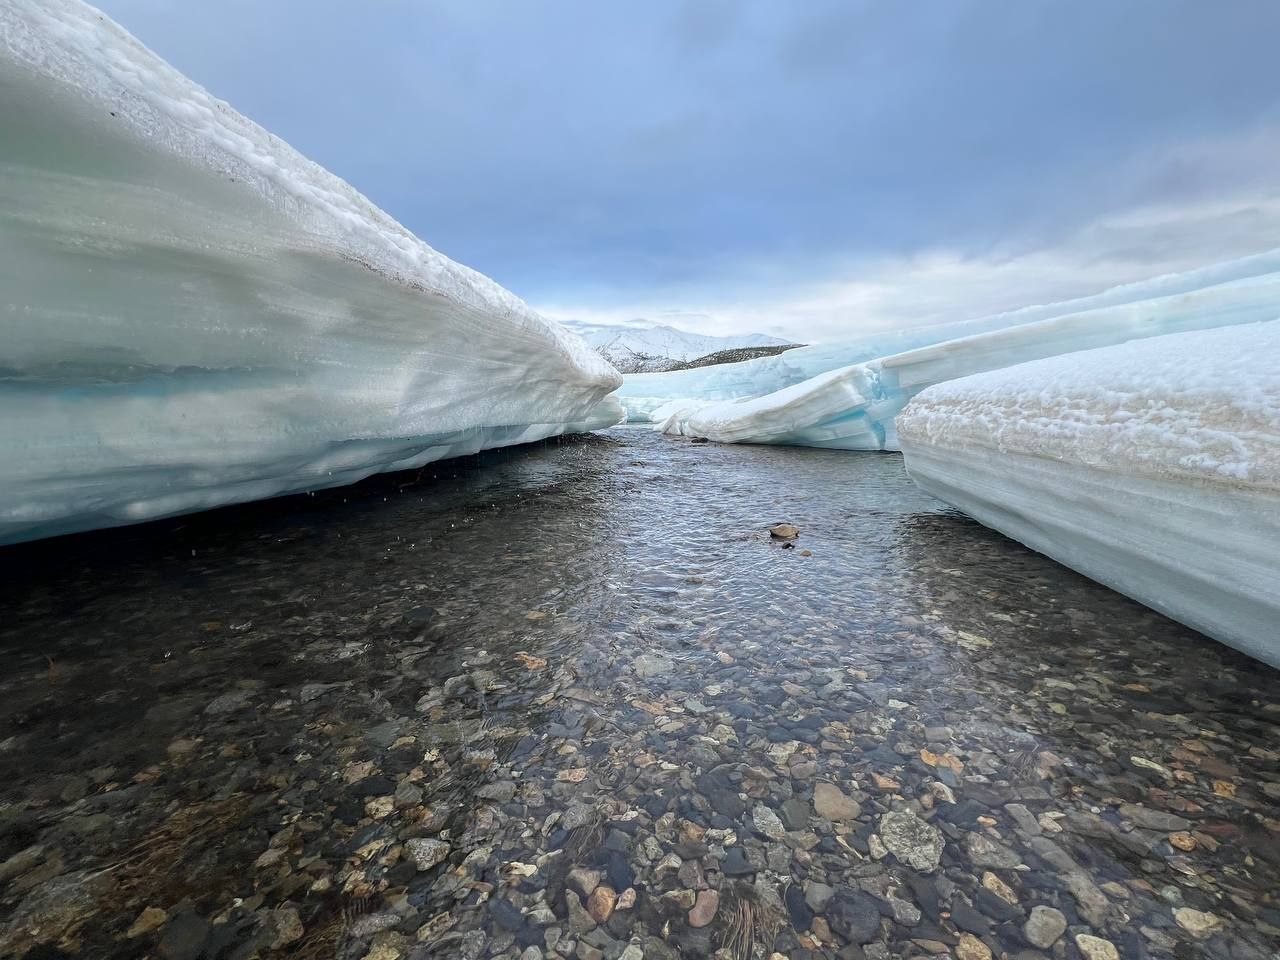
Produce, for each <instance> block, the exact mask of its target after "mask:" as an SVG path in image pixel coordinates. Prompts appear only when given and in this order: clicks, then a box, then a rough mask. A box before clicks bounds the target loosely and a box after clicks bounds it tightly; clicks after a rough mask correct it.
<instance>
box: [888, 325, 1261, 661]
mask: <svg viewBox="0 0 1280 960" xmlns="http://www.w3.org/2000/svg"><path fill="white" fill-rule="evenodd" d="M1276 313H1277V315H1280V310H1278V311H1276ZM898 431H899V434H900V437H901V441H902V448H903V453H904V454H905V457H906V464H907V469H908V471H909V472H910V474H911V476H912V477H913V478H914V479H915V481H916V482H917V483H918V484H919V485H920V486H921V487H923V488H924V489H925V490H927V491H929V492H930V493H933V494H934V495H935V496H937V497H939V498H941V499H943V500H946V501H948V502H949V503H952V504H953V505H955V506H956V507H958V508H959V509H961V510H963V511H964V512H966V513H968V514H969V515H971V516H973V517H974V518H976V519H977V520H979V521H981V522H982V523H984V524H986V525H987V526H990V527H993V528H995V529H996V530H999V531H1001V532H1002V533H1005V534H1007V535H1008V536H1011V537H1013V538H1015V539H1017V540H1019V541H1021V542H1022V543H1024V544H1026V545H1028V546H1030V547H1032V548H1033V549H1035V550H1039V551H1040V552H1042V553H1045V554H1047V555H1048V556H1050V557H1052V558H1054V559H1055V560H1057V561H1059V562H1061V563H1063V564H1065V565H1067V566H1069V567H1072V568H1073V569H1075V570H1077V571H1079V572H1080V573H1083V574H1084V575H1085V576H1088V577H1091V578H1093V579H1095V580H1098V581H1100V582H1102V583H1105V584H1107V585H1108V586H1111V587H1113V588H1115V589H1116V590H1119V591H1120V592H1122V593H1125V594H1127V595H1129V596H1131V597H1133V598H1134V599H1137V600H1139V601H1141V602H1142V603H1145V604H1147V605H1149V606H1151V607H1153V608H1155V609H1157V610H1159V611H1161V612H1162V613H1165V614H1166V615H1168V616H1170V617H1173V618H1174V619H1177V620H1180V621H1182V622H1183V623H1186V624H1188V625H1190V626H1192V627H1194V628H1195V629H1197V630H1200V631H1201V632H1203V633H1206V634H1208V635H1209V636H1212V637H1215V638H1216V639H1218V640H1221V641H1222V642H1224V643H1226V644H1229V645H1230V646H1233V647H1236V648H1237V649H1239V650H1242V651H1244V652H1245V653H1248V654H1250V655H1251V656H1254V657H1257V658H1259V659H1261V660H1264V661H1266V662H1268V663H1271V664H1272V665H1275V666H1280V633H1277V632H1276V624H1277V623H1280V586H1278V585H1280V319H1278V320H1272V321H1270V322H1266V323H1253V324H1246V325H1239V326H1232V327H1223V328H1219V329H1213V330H1203V331H1196V332H1191V333H1181V334H1174V335H1169V336H1162V337H1156V338H1152V339H1146V340H1140V341H1135V342H1131V343H1125V344H1121V345H1117V346H1111V347H1105V348H1102V349H1096V350H1088V351H1083V352H1078V353H1072V354H1069V355H1066V356H1059V357H1053V358H1049V359H1044V360H1038V361H1035V362H1032V363H1025V364H1020V365H1017V366H1012V367H1009V368H1007V369H1003V370H998V371H993V372H989V373H983V374H978V375H976V376H970V377H965V378H963V379H959V380H952V381H950V382H947V383H942V384H939V385H937V386H933V387H930V388H929V389H928V390H925V391H924V392H923V393H921V394H920V395H919V396H918V397H916V398H915V399H914V400H912V402H911V403H910V405H909V406H908V407H907V409H906V410H905V411H904V412H903V413H902V414H901V415H900V416H899V417H898Z"/></svg>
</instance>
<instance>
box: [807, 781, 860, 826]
mask: <svg viewBox="0 0 1280 960" xmlns="http://www.w3.org/2000/svg"><path fill="white" fill-rule="evenodd" d="M813 808H814V809H815V810H816V811H817V812H818V816H820V817H826V818H827V819H828V820H834V821H837V822H839V821H841V820H856V819H858V817H860V816H861V815H862V807H861V806H860V805H859V803H858V801H856V800H854V799H853V798H852V797H850V796H847V795H846V794H845V792H844V791H843V790H841V789H840V788H839V787H837V786H836V785H835V784H834V783H826V782H819V783H817V784H815V785H814V788H813Z"/></svg>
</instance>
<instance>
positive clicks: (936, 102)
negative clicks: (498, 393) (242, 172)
mask: <svg viewBox="0 0 1280 960" xmlns="http://www.w3.org/2000/svg"><path fill="white" fill-rule="evenodd" d="M98 2H100V3H101V5H102V6H103V7H104V8H105V9H106V11H107V12H108V13H109V14H111V15H112V16H114V17H116V18H117V19H119V20H120V21H121V22H122V23H123V24H124V25H125V26H126V27H127V28H128V29H130V30H133V31H134V32H136V33H137V34H138V35H139V37H140V38H141V39H142V40H143V42H145V43H147V44H148V45H150V46H152V47H153V48H154V49H156V50H157V51H158V52H159V53H160V54H161V55H162V56H164V57H166V58H167V59H169V60H170V61H171V62H173V63H174V64H175V65H176V66H177V67H178V68H179V69H181V70H183V71H185V72H187V73H188V74H190V75H191V76H192V77H193V78H194V79H195V80H197V81H198V82H200V83H202V84H204V85H206V86H207V87H209V88H210V90H212V91H213V92H214V93H215V94H217V95H218V96H221V97H224V98H225V99H227V100H229V101H230V102H231V103H232V105H233V106H235V107H236V108H237V109H239V110H241V111H242V112H244V113H245V114H247V115H248V116H250V117H252V118H253V119H255V120H257V121H258V122H260V123H262V124H263V125H265V126H266V127H267V128H268V129H270V130H272V131H273V132H275V133H277V134H278V135H280V136H282V137H284V138H285V139H286V140H288V141H290V142H291V143H293V145H294V146H296V147H297V148H299V149H300V150H302V151H303V152H304V153H305V154H307V155H308V156H310V157H311V158H312V159H314V160H316V161H317V162H319V163H321V164H323V165H325V166H327V167H329V168H330V169H331V170H333V171H334V172H335V173H337V174H339V175H340V176H343V177H345V178H346V179H348V180H350V181H351V182H352V183H353V184H354V185H355V186H356V187H357V188H359V189H360V190H362V191H364V192H365V193H367V194H368V195H369V197H370V198H371V199H372V200H373V201H374V202H375V203H377V204H378V205H379V206H381V207H382V208H383V209H385V210H387V211H388V212H389V213H390V214H391V215H393V216H394V217H396V218H397V219H399V220H400V221H401V222H403V223H404V224H405V225H406V226H407V227H409V228H410V229H412V230H413V231H415V232H416V233H418V234H419V235H420V236H422V237H423V239H425V240H426V241H427V242H428V243H430V244H432V245H433V246H435V247H436V248H438V249H439V250H441V251H442V252H444V253H446V254H448V255H449V256H451V257H454V258H455V259H458V260H461V261H462V262H464V263H466V264H468V265H469V266H472V267H474V268H476V269H478V270H480V271H482V272H484V273H486V274H488V275H490V276H492V277H494V278H495V279H496V280H498V281H499V282H500V283H502V284H504V285H506V286H508V287H510V288H511V289H512V290H514V291H515V292H516V293H518V294H520V295H521V296H523V297H525V298H526V299H528V300H530V301H531V302H533V303H535V304H541V305H544V306H546V307H547V308H548V309H549V310H554V311H559V312H561V313H564V314H572V315H580V316H586V315H588V314H591V313H595V314H598V315H613V316H629V317H635V316H640V315H652V316H655V317H656V316H660V315H661V316H668V315H674V316H684V317H687V318H688V324H690V325H693V326H697V327H698V328H700V329H709V330H716V331H721V332H723V331H724V330H725V329H727V328H733V327H737V326H739V325H747V324H749V325H751V326H752V327H755V328H759V329H762V330H765V331H778V330H784V331H785V335H788V336H793V337H798V338H802V339H806V340H809V339H818V338H829V337H831V336H837V335H840V333H841V331H842V330H846V329H852V328H855V327H857V326H859V325H865V324H885V323H914V322H917V320H921V319H924V318H927V317H930V316H936V315H939V314H947V315H949V313H950V311H958V312H960V313H962V314H965V315H967V314H971V313H974V312H981V311H983V310H985V309H988V308H989V307H990V306H991V305H992V304H1003V305H1009V306H1013V305H1016V304H1017V302H1018V301H1017V300H1015V299H1014V298H1015V297H1027V298H1030V299H1048V298H1051V297H1057V296H1060V295H1067V294H1070V293H1075V292H1078V293H1088V292H1092V291H1093V290H1094V289H1096V288H1098V287H1100V286H1105V285H1107V284H1109V283H1112V282H1116V281H1118V280H1130V279H1138V278H1140V277H1141V276H1145V275H1147V274H1149V273H1152V272H1160V271H1162V270H1164V269H1166V268H1168V267H1169V266H1170V265H1173V264H1182V265H1187V266H1193V265H1198V264H1199V263H1203V262H1209V261H1212V260H1216V259H1222V258H1223V257H1225V256H1227V255H1232V254H1235V253H1244V252H1251V250H1257V249H1264V248H1269V247H1271V246H1274V245H1275V243H1276V241H1275V239H1274V237H1275V236H1276V234H1275V232H1274V227H1275V220H1274V211H1273V209H1272V206H1271V199H1270V198H1271V197H1273V195H1274V193H1275V191H1276V190H1277V188H1278V187H1280V177H1278V175H1277V170H1276V166H1275V162H1274V161H1275V157H1276V156H1277V155H1278V154H1277V151H1276V147H1277V146H1278V145H1280V143H1278V141H1277V136H1276V132H1277V131H1280V71H1277V70H1275V69H1274V66H1273V61H1274V51H1273V49H1272V48H1273V46H1274V37H1275V36H1277V35H1278V34H1280V4H1277V3H1274V2H1271V0H1240V2H1234V3H1226V4H1211V3H1205V2H1203V0H1165V2H1163V3H1161V4H1160V5H1159V7H1158V8H1156V7H1154V6H1151V5H1146V4H1136V3H1127V4H1126V3H1115V2H1114V0H1076V2H1073V3H1071V4H1070V5H1063V4H1047V3H1014V4H995V3H984V2H980V0H954V2H948V3H943V4H910V3H906V4H889V3H878V2H870V0H810V2H805V3H803V4H781V3H776V2H773V0H740V2H738V0H734V2H730V0H651V2H649V3H645V4H642V5H634V4H609V3H598V2H596V0H558V2H556V3H550V4H521V3H509V2H503V0H438V2H433V3H430V4H423V3H417V2H414V0H385V2H382V3H378V4H363V5H362V4H349V3H339V2H335V0H319V2H311V0H305V2H304V0H274V2H272V3H267V4H261V3H253V2H250V0H209V2H207V3H186V2H182V0H98ZM1215 211H1216V212H1215ZM1250 244H1253V246H1252V247H1250ZM1197 257H1203V258H1204V259H1203V260H1197V259H1196V258H1197Z"/></svg>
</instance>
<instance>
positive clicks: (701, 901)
mask: <svg viewBox="0 0 1280 960" xmlns="http://www.w3.org/2000/svg"><path fill="white" fill-rule="evenodd" d="M719 909H720V894H719V893H718V892H717V891H715V890H699V891H698V896H697V899H696V900H695V901H694V904H693V909H691V910H690V911H689V926H691V927H705V926H706V925H707V924H709V923H710V922H711V921H712V919H713V918H714V917H715V915H716V911H717V910H719Z"/></svg>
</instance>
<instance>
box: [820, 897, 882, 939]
mask: <svg viewBox="0 0 1280 960" xmlns="http://www.w3.org/2000/svg"><path fill="white" fill-rule="evenodd" d="M826 912H827V922H828V923H829V924H830V925H831V929H832V930H834V931H835V932H836V933H838V934H839V935H840V936H842V937H844V938H845V939H846V940H848V941H849V942H850V943H858V944H861V943H870V942H871V941H872V940H874V939H876V938H877V937H878V936H879V935H880V907H879V905H878V904H877V903H876V899H875V898H874V897H872V896H871V895H870V894H868V893H864V892H862V891H861V890H851V889H850V888H848V887H842V888H840V889H837V890H836V893H835V896H833V897H832V898H831V902H830V903H828V904H827V911H826Z"/></svg>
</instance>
